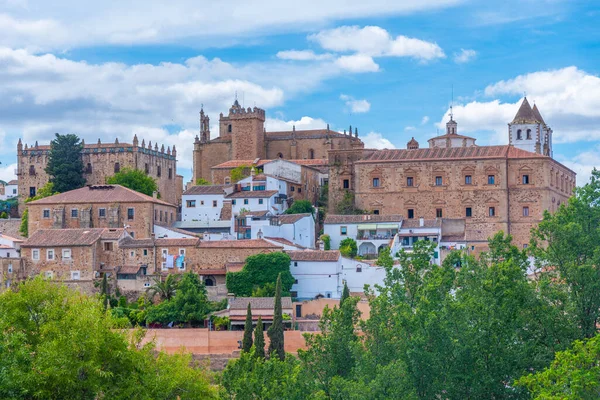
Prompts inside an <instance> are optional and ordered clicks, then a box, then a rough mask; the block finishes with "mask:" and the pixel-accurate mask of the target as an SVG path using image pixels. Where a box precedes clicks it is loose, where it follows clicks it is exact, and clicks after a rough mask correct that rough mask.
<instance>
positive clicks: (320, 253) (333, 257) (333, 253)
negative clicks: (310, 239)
mask: <svg viewBox="0 0 600 400" xmlns="http://www.w3.org/2000/svg"><path fill="white" fill-rule="evenodd" d="M286 253H287V254H288V255H289V256H290V258H291V259H292V261H323V262H335V261H337V260H339V259H340V252H339V251H337V250H326V251H324V250H303V251H286Z"/></svg>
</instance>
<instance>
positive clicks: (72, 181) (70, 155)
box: [46, 133, 85, 193]
mask: <svg viewBox="0 0 600 400" xmlns="http://www.w3.org/2000/svg"><path fill="white" fill-rule="evenodd" d="M82 150H83V144H81V141H80V140H79V137H77V135H73V134H68V135H61V134H58V133H57V134H56V138H55V139H54V140H52V142H50V153H49V155H48V165H47V166H46V173H47V174H48V175H50V182H51V183H52V184H53V189H54V191H55V192H58V193H63V192H68V191H69V190H73V189H78V188H80V187H83V185H85V177H84V176H83V161H82V160H81V151H82Z"/></svg>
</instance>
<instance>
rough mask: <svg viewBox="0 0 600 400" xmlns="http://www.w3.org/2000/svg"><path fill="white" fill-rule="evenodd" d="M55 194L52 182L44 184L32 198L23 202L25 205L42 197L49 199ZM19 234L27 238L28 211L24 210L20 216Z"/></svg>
mask: <svg viewBox="0 0 600 400" xmlns="http://www.w3.org/2000/svg"><path fill="white" fill-rule="evenodd" d="M54 194H56V192H55V191H54V185H53V184H52V182H48V183H46V184H45V185H44V186H43V187H42V188H40V190H38V192H37V194H36V195H35V196H34V197H29V198H28V199H26V200H25V204H27V203H29V202H32V201H35V200H39V199H43V198H44V197H50V196H52V195H54ZM19 233H20V234H21V235H22V236H24V237H29V210H28V209H27V208H25V211H23V213H22V214H21V226H20V227H19Z"/></svg>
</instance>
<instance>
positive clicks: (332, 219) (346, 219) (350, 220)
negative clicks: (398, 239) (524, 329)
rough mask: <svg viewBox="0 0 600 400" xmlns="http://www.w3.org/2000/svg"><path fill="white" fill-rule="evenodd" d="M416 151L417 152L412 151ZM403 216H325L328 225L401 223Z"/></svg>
mask: <svg viewBox="0 0 600 400" xmlns="http://www.w3.org/2000/svg"><path fill="white" fill-rule="evenodd" d="M412 151H415V150H412ZM401 221H402V215H397V214H389V215H375V214H363V215H338V214H327V215H326V216H325V223H326V224H362V223H372V222H375V223H377V222H401Z"/></svg>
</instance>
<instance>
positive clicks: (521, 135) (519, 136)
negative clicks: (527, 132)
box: [517, 129, 523, 140]
mask: <svg viewBox="0 0 600 400" xmlns="http://www.w3.org/2000/svg"><path fill="white" fill-rule="evenodd" d="M522 139H523V133H522V132H521V130H520V129H519V130H517V140H522Z"/></svg>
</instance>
